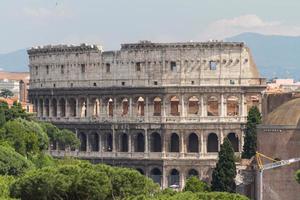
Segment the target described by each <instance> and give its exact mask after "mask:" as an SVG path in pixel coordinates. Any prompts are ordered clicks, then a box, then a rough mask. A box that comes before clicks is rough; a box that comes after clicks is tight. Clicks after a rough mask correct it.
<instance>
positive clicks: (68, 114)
mask: <svg viewBox="0 0 300 200" xmlns="http://www.w3.org/2000/svg"><path fill="white" fill-rule="evenodd" d="M65 99H66V102H65V117H69V116H70V113H69V111H70V108H69V101H68V99H67V98H65Z"/></svg>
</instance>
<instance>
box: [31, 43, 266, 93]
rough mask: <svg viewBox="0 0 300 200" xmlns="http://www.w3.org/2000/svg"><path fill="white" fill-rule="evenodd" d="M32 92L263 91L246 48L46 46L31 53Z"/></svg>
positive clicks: (208, 45) (204, 45)
mask: <svg viewBox="0 0 300 200" xmlns="http://www.w3.org/2000/svg"><path fill="white" fill-rule="evenodd" d="M28 54H29V59H30V65H29V67H30V75H31V83H30V86H31V89H34V88H60V87H123V86H132V87H156V86H175V85H176V86H206V85H210V86H218V85H220V86H241V85H242V86H249V85H261V79H259V75H258V73H257V68H256V66H255V64H254V61H253V59H252V56H251V53H250V51H249V49H248V48H247V47H245V46H244V44H243V43H224V42H209V43H193V42H191V43H151V42H141V43H136V44H123V45H122V47H121V50H118V51H106V52H105V51H104V52H103V51H102V50H101V48H100V47H97V46H96V45H80V46H66V45H58V46H45V47H38V48H32V49H30V50H28Z"/></svg>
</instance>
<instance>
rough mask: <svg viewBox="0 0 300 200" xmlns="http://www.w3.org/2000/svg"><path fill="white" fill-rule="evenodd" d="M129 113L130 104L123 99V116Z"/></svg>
mask: <svg viewBox="0 0 300 200" xmlns="http://www.w3.org/2000/svg"><path fill="white" fill-rule="evenodd" d="M128 111H129V102H128V99H127V98H124V99H122V114H121V115H122V116H126V115H127V114H128Z"/></svg>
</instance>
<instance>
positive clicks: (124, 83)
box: [28, 41, 266, 188]
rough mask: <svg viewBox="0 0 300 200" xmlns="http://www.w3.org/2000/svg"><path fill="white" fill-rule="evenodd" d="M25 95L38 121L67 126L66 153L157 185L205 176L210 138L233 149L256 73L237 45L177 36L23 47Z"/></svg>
mask: <svg viewBox="0 0 300 200" xmlns="http://www.w3.org/2000/svg"><path fill="white" fill-rule="evenodd" d="M28 54H29V59H30V65H29V67H30V90H29V98H30V101H31V102H32V103H33V105H34V110H35V111H36V113H37V117H38V119H39V120H43V121H49V122H53V123H54V124H56V125H58V126H59V127H63V128H68V129H70V130H73V131H74V132H75V133H76V134H77V136H78V137H79V139H80V141H81V145H80V148H79V149H77V150H74V151H73V150H59V149H52V150H51V153H52V155H54V156H58V157H60V156H64V155H70V156H75V157H80V158H83V159H88V160H91V161H92V162H95V163H97V162H104V163H108V164H111V165H117V166H124V167H131V168H135V169H137V170H139V171H140V172H141V173H143V174H145V175H147V176H149V177H151V178H152V179H153V180H155V181H156V182H158V183H159V184H161V186H162V187H163V188H166V187H169V186H172V187H183V186H184V183H185V180H186V178H187V177H189V176H191V175H197V176H198V177H199V178H201V179H203V180H206V181H209V180H210V179H211V172H212V168H213V167H214V166H215V164H216V160H217V155H218V151H219V149H220V144H221V143H222V142H223V140H224V138H226V137H228V138H229V140H230V141H231V142H232V144H233V148H234V150H235V152H236V153H237V154H239V152H241V151H242V146H243V131H244V130H243V128H244V125H245V123H246V118H247V111H248V110H249V108H250V107H251V106H258V107H259V109H261V102H262V97H261V91H262V90H264V89H265V87H266V85H265V81H264V79H261V78H260V76H259V73H258V70H257V68H256V65H255V63H254V60H253V58H252V56H251V53H250V50H249V49H248V48H247V47H246V46H245V45H244V43H238V42H218V41H213V42H206V43H198V42H187V43H152V42H149V41H141V42H139V43H134V44H122V45H121V49H120V50H117V51H103V50H102V48H101V47H98V46H96V45H86V44H83V45H80V46H67V45H58V46H51V45H50V46H44V47H36V48H31V49H30V50H28Z"/></svg>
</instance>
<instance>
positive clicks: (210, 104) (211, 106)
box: [207, 96, 219, 116]
mask: <svg viewBox="0 0 300 200" xmlns="http://www.w3.org/2000/svg"><path fill="white" fill-rule="evenodd" d="M218 115H219V102H218V98H217V97H216V96H210V97H209V98H208V99H207V116H218Z"/></svg>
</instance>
